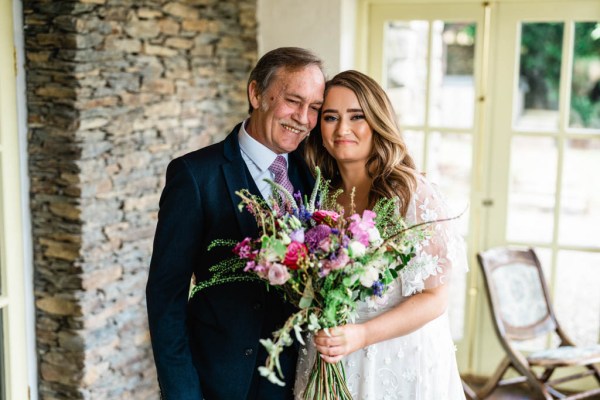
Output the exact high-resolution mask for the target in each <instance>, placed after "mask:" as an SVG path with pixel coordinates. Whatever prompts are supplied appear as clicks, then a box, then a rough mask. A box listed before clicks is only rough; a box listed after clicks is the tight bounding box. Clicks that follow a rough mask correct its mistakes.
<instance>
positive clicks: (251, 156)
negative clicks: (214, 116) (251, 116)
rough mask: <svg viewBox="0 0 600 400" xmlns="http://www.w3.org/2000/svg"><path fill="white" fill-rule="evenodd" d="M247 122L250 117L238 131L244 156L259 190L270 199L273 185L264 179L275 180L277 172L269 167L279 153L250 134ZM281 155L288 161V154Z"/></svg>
mask: <svg viewBox="0 0 600 400" xmlns="http://www.w3.org/2000/svg"><path fill="white" fill-rule="evenodd" d="M247 122H248V119H246V120H244V122H242V126H241V128H240V130H239V132H238V141H239V143H240V150H241V153H242V158H243V159H244V162H246V166H248V170H249V171H250V175H252V179H254V183H256V186H257V187H258V190H260V193H261V194H262V196H263V197H264V198H265V199H268V198H269V197H270V196H271V186H270V185H269V184H268V183H267V182H265V181H264V179H265V178H268V179H271V180H272V181H275V174H273V173H272V172H271V171H269V167H270V166H271V164H273V161H275V158H276V157H277V154H275V153H274V152H273V151H271V149H269V148H268V147H266V146H265V145H263V144H262V143H260V142H259V141H257V140H256V139H254V138H253V137H252V136H250V135H249V134H248V131H246V123H247ZM281 155H282V156H283V157H285V161H286V162H287V161H288V155H287V154H281Z"/></svg>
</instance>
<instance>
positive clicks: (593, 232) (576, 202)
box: [559, 139, 600, 247]
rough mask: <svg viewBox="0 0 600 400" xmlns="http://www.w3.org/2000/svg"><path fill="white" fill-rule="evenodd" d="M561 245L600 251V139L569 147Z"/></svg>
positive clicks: (579, 141) (577, 141)
mask: <svg viewBox="0 0 600 400" xmlns="http://www.w3.org/2000/svg"><path fill="white" fill-rule="evenodd" d="M564 154H565V155H564V165H563V187H562V194H561V210H560V216H561V219H560V231H559V241H560V244H563V245H578V246H593V247H600V176H599V175H598V171H600V139H590V140H583V139H573V140H567V141H566V143H565V153H564Z"/></svg>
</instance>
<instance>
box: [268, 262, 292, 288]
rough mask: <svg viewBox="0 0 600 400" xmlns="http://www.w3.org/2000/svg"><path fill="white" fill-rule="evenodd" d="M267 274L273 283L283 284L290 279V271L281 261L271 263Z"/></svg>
mask: <svg viewBox="0 0 600 400" xmlns="http://www.w3.org/2000/svg"><path fill="white" fill-rule="evenodd" d="M267 276H268V278H269V283H270V284H271V285H283V284H284V283H286V282H287V281H288V279H290V273H289V272H288V270H287V268H286V267H285V265H282V264H279V263H273V264H271V267H270V268H269V273H268V275H267Z"/></svg>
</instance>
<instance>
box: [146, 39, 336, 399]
mask: <svg viewBox="0 0 600 400" xmlns="http://www.w3.org/2000/svg"><path fill="white" fill-rule="evenodd" d="M324 86H325V78H324V74H323V67H322V63H321V60H320V59H319V58H318V57H316V56H315V55H314V54H312V53H311V52H309V51H307V50H304V49H300V48H293V47H286V48H279V49H275V50H272V51H270V52H268V53H267V54H265V55H264V56H263V57H261V59H260V60H259V61H258V63H257V65H256V67H255V68H254V69H253V70H252V72H251V74H250V78H249V80H248V86H247V90H248V100H249V103H250V116H249V118H248V119H246V120H244V121H243V122H242V123H240V124H239V125H237V126H236V127H235V128H233V130H232V131H231V133H230V134H229V135H228V136H227V138H226V139H225V140H224V141H222V142H220V143H217V144H214V145H211V146H208V147H205V148H203V149H200V150H197V151H194V152H192V153H189V154H187V155H185V156H183V157H180V158H177V159H175V160H173V161H171V163H170V164H169V167H168V169H167V178H166V185H165V188H164V190H163V193H162V196H161V199H160V211H159V214H158V225H157V228H156V235H155V238H154V249H153V254H152V261H151V264H150V272H149V276H148V284H147V288H146V296H147V304H148V320H149V323H150V335H151V339H152V348H153V351H154V359H155V362H156V369H157V372H158V380H159V384H160V388H161V394H162V398H163V399H169V400H200V399H210V400H213V399H223V400H225V399H226V400H231V399H235V400H238V399H257V400H258V399H273V400H275V399H289V398H292V393H291V390H292V388H293V386H294V375H295V366H296V354H295V352H294V350H293V349H292V348H288V349H289V350H287V352H286V353H285V354H282V356H281V357H280V360H281V364H282V369H283V373H284V375H285V378H286V386H285V387H280V386H277V385H274V384H272V383H270V382H269V381H268V380H266V379H264V378H262V377H261V376H260V375H259V374H258V367H259V366H260V365H263V364H264V362H265V359H266V352H265V351H264V349H263V347H262V346H261V345H260V343H259V339H260V338H266V337H269V336H270V335H271V333H272V332H273V331H274V330H276V329H277V328H278V327H280V326H281V325H283V322H284V321H285V320H286V318H287V316H288V315H289V314H290V311H291V310H290V309H289V308H288V307H286V306H285V305H284V303H283V301H282V298H281V297H280V296H279V295H278V294H277V292H276V291H274V290H271V291H267V290H266V288H265V285H264V284H263V283H255V282H252V283H248V282H237V283H229V284H223V285H219V286H214V287H211V288H209V289H205V290H202V291H201V292H199V293H198V294H196V295H195V296H194V297H193V298H191V299H190V300H189V302H188V289H189V284H190V278H191V276H192V273H193V274H194V275H195V276H196V279H197V280H198V281H202V280H206V279H208V278H209V276H210V275H209V271H208V268H209V267H210V266H212V265H215V264H216V263H217V262H218V261H219V260H222V259H223V258H225V257H230V256H231V255H232V253H231V251H230V250H228V249H214V250H211V251H210V252H209V251H207V247H208V245H209V244H210V243H211V242H212V241H213V240H214V239H233V240H242V239H243V238H244V237H246V236H253V237H256V236H257V235H258V230H257V228H256V223H255V222H254V219H253V217H252V216H251V215H250V214H249V213H248V212H247V211H245V210H244V211H243V212H240V211H239V210H238V204H239V203H240V200H241V199H240V198H239V197H238V196H237V195H236V194H235V192H236V191H238V190H241V189H244V188H246V189H249V190H250V192H251V193H255V194H261V195H262V196H263V197H265V198H266V197H268V196H269V195H270V194H271V189H270V186H269V185H268V184H266V183H265V182H264V181H263V179H265V178H270V179H272V180H276V179H277V180H281V179H284V180H286V182H285V184H286V186H288V187H289V185H290V184H291V185H292V186H293V188H294V190H296V191H297V190H300V191H302V192H303V193H310V190H311V189H312V184H313V179H312V177H311V174H310V172H309V171H308V168H307V167H306V164H305V163H304V161H303V160H302V157H301V155H300V154H297V151H296V149H297V147H298V145H299V144H300V142H301V141H302V140H303V139H304V138H305V137H306V136H307V135H308V134H309V132H310V130H311V129H312V128H314V126H315V125H316V123H317V118H318V112H319V109H320V107H321V104H322V102H323V90H324ZM282 170H283V171H284V172H285V170H287V178H286V177H285V176H283V178H282V177H281V176H276V174H275V172H272V171H282ZM284 175H285V174H284ZM287 179H289V182H288V181H287Z"/></svg>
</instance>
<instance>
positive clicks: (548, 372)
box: [540, 368, 554, 382]
mask: <svg viewBox="0 0 600 400" xmlns="http://www.w3.org/2000/svg"><path fill="white" fill-rule="evenodd" d="M553 372H554V368H546V369H545V370H544V372H543V373H542V375H541V376H540V381H542V382H547V381H548V379H550V377H551V376H552V373H553Z"/></svg>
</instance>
